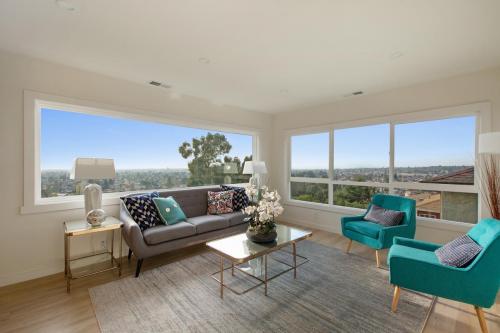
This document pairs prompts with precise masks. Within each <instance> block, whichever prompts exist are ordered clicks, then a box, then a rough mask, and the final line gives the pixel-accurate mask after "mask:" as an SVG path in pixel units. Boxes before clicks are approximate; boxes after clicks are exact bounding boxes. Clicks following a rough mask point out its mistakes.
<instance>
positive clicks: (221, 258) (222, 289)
mask: <svg viewBox="0 0 500 333" xmlns="http://www.w3.org/2000/svg"><path fill="white" fill-rule="evenodd" d="M220 298H224V258H223V257H222V256H220Z"/></svg>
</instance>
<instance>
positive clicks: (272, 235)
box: [246, 228, 278, 243]
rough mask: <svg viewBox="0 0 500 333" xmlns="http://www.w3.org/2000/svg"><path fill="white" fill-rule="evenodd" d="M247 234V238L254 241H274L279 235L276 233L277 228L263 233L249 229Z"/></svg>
mask: <svg viewBox="0 0 500 333" xmlns="http://www.w3.org/2000/svg"><path fill="white" fill-rule="evenodd" d="M246 234H247V238H248V239H249V240H251V241H252V242H254V243H272V242H274V241H275V240H276V237H278V234H277V233H276V228H273V229H271V230H270V231H268V232H266V233H261V232H258V231H255V230H249V229H247V232H246Z"/></svg>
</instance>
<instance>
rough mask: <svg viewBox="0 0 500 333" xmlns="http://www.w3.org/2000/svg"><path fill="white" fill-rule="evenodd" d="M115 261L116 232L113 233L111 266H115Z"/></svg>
mask: <svg viewBox="0 0 500 333" xmlns="http://www.w3.org/2000/svg"><path fill="white" fill-rule="evenodd" d="M114 259H115V231H114V230H112V231H111V266H113V265H114V261H113V260H114Z"/></svg>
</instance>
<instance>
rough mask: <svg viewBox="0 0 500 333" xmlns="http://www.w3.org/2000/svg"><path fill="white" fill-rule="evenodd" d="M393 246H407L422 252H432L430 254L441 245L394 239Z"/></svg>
mask: <svg viewBox="0 0 500 333" xmlns="http://www.w3.org/2000/svg"><path fill="white" fill-rule="evenodd" d="M394 244H395V245H396V244H397V245H403V246H408V247H412V248H414V249H420V250H424V251H432V252H434V251H435V250H437V249H438V248H440V247H441V244H436V243H430V242H424V241H421V240H416V239H410V238H403V237H394Z"/></svg>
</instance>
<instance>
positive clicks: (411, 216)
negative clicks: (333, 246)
mask: <svg viewBox="0 0 500 333" xmlns="http://www.w3.org/2000/svg"><path fill="white" fill-rule="evenodd" d="M372 205H377V206H380V207H383V208H385V209H391V210H398V211H401V212H404V213H405V215H404V218H403V221H402V222H401V224H400V225H398V226H394V227H384V226H382V225H380V224H377V223H372V222H368V221H365V220H364V217H365V215H366V213H365V214H363V215H359V216H345V217H342V219H341V221H340V222H341V226H342V235H344V236H345V237H347V238H349V244H348V245H347V249H346V253H349V250H350V249H351V246H352V241H353V240H355V241H357V242H359V243H362V244H364V245H366V246H368V247H371V248H372V249H375V259H376V262H377V267H380V257H379V252H378V251H379V250H381V249H387V248H389V247H391V245H392V243H393V239H394V237H396V236H401V237H407V238H413V237H415V228H416V208H415V206H416V203H415V200H413V199H410V198H405V197H400V196H395V195H388V194H375V195H374V196H373V198H372V202H371V203H370V205H369V206H368V209H370V207H371V206H372ZM367 211H368V210H367Z"/></svg>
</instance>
